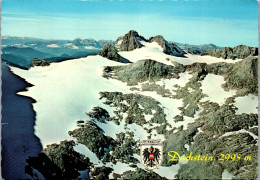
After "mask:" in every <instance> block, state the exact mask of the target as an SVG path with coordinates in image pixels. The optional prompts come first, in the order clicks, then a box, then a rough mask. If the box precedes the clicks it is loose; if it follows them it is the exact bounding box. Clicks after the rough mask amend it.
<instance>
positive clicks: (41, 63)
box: [32, 58, 50, 67]
mask: <svg viewBox="0 0 260 180" xmlns="http://www.w3.org/2000/svg"><path fill="white" fill-rule="evenodd" d="M49 65H50V62H49V61H46V60H41V59H38V58H34V59H33V60H32V67H34V66H49Z"/></svg>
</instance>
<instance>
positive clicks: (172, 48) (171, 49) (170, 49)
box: [149, 35, 185, 56]
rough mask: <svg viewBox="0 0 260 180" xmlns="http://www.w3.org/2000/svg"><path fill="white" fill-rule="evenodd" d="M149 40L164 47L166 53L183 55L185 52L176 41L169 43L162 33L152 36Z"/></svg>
mask: <svg viewBox="0 0 260 180" xmlns="http://www.w3.org/2000/svg"><path fill="white" fill-rule="evenodd" d="M149 42H157V43H158V44H159V45H160V46H161V47H162V48H163V52H164V53H165V54H169V55H174V56H183V55H184V54H185V52H184V51H183V50H182V49H181V48H180V47H178V46H177V45H176V44H174V43H169V42H168V41H166V40H165V39H164V37H163V36H162V35H158V36H155V37H151V38H150V39H149Z"/></svg>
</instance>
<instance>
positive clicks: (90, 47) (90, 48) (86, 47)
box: [84, 46, 97, 50]
mask: <svg viewBox="0 0 260 180" xmlns="http://www.w3.org/2000/svg"><path fill="white" fill-rule="evenodd" d="M84 48H85V49H88V50H94V49H97V48H95V47H93V46H85V47H84Z"/></svg>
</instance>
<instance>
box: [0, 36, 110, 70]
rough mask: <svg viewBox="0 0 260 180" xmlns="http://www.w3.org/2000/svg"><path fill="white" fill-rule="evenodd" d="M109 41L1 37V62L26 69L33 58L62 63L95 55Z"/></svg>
mask: <svg viewBox="0 0 260 180" xmlns="http://www.w3.org/2000/svg"><path fill="white" fill-rule="evenodd" d="M105 43H108V44H113V41H110V40H99V41H96V40H94V39H85V38H77V39H74V40H50V39H39V38H30V37H13V36H3V37H2V45H1V46H2V60H3V61H6V62H8V63H9V64H12V65H15V66H19V67H22V68H28V67H29V66H30V65H31V62H32V59H33V58H40V59H47V60H50V61H62V60H66V59H75V58H80V57H86V56H88V55H92V54H93V55H94V54H97V53H98V52H99V51H100V50H101V48H102V47H103V45H104V44H105Z"/></svg>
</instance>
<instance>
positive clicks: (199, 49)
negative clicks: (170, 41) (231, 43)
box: [175, 42, 223, 54]
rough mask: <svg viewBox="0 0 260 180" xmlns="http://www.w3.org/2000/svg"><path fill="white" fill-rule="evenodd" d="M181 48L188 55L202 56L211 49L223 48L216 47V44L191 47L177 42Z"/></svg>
mask: <svg viewBox="0 0 260 180" xmlns="http://www.w3.org/2000/svg"><path fill="white" fill-rule="evenodd" d="M175 44H177V45H178V46H179V47H180V48H182V49H183V50H184V51H185V52H186V53H191V54H201V53H202V52H203V51H206V50H211V49H222V48H223V47H219V46H216V45H215V44H202V45H191V44H182V43H177V42H175Z"/></svg>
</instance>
